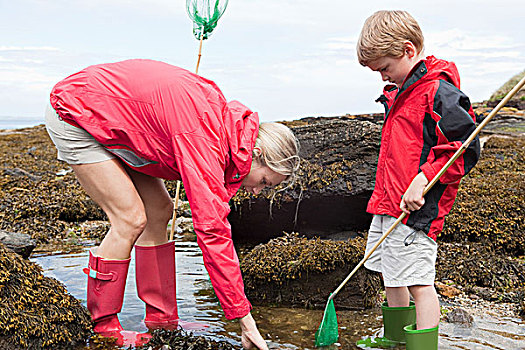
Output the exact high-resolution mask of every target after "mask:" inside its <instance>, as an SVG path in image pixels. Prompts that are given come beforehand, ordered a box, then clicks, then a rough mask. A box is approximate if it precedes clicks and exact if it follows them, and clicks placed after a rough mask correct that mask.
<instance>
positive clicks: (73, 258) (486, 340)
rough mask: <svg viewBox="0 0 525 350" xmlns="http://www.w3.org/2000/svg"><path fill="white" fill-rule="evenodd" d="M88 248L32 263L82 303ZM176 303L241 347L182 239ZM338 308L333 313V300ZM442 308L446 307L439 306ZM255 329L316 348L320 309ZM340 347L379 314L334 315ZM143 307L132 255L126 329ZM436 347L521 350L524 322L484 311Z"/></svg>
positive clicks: (136, 323)
mask: <svg viewBox="0 0 525 350" xmlns="http://www.w3.org/2000/svg"><path fill="white" fill-rule="evenodd" d="M88 249H89V248H85V249H83V250H82V251H80V252H78V253H49V252H47V253H44V252H39V253H35V254H33V256H32V258H31V260H32V261H34V262H36V263H38V264H40V265H41V266H42V267H43V269H44V273H45V275H46V276H50V277H54V278H56V279H58V280H59V281H61V282H62V283H64V284H65V285H66V287H67V289H68V291H69V292H70V293H71V294H72V295H73V296H75V297H76V298H78V299H80V300H81V301H82V302H83V304H84V305H85V300H86V276H85V274H84V273H83V272H82V268H83V267H85V266H86V265H87V261H88ZM176 262H177V300H178V307H179V316H180V318H181V319H182V320H183V321H191V322H198V323H201V324H206V325H208V326H209V327H207V328H206V329H205V330H202V331H196V332H195V334H201V335H205V336H208V337H212V338H214V339H216V340H227V341H229V342H231V343H232V344H234V345H236V346H239V347H240V329H239V325H238V323H237V322H236V321H228V320H226V319H225V318H224V316H223V314H222V311H221V309H220V306H219V304H218V301H217V299H216V297H215V295H214V293H213V289H212V286H211V283H210V281H209V278H208V274H207V272H206V270H205V268H204V264H203V262H202V254H201V252H200V249H199V247H198V246H197V243H195V242H192V241H188V240H187V239H185V238H184V237H183V236H178V237H176ZM335 302H336V309H337V299H336V300H335ZM442 305H443V306H446V304H445V303H442ZM252 314H253V316H254V318H255V319H256V321H257V324H258V326H259V330H260V331H261V333H262V334H263V337H264V338H265V339H266V340H267V341H268V344H269V347H270V348H271V349H303V350H306V349H315V347H314V346H313V342H314V334H315V331H316V330H317V328H318V327H319V323H320V321H321V318H322V315H323V310H304V309H288V308H275V307H257V306H256V307H255V308H254V310H253V312H252ZM337 315H338V325H339V335H340V336H339V343H338V344H336V345H333V346H331V347H329V349H354V348H357V347H356V346H355V345H354V344H355V342H356V341H357V340H359V339H361V338H364V337H367V336H371V335H376V336H379V335H381V323H382V322H381V311H380V309H379V308H377V309H373V310H367V311H338V312H337ZM143 317H144V304H143V302H142V301H141V300H140V299H139V298H138V297H137V296H136V290H135V268H134V259H133V254H132V260H131V266H130V269H129V274H128V281H127V287H126V294H125V297H124V306H123V309H122V312H121V313H120V314H119V318H120V320H121V323H122V326H123V327H124V328H125V329H127V330H134V331H140V332H143V331H146V327H145V326H144V324H143V322H142V319H143ZM439 333H440V338H439V348H440V349H471V350H478V349H479V350H488V349H498V350H499V349H525V322H524V321H523V320H521V319H518V318H509V317H499V316H498V315H497V314H496V315H495V314H493V313H491V312H489V310H487V312H486V313H482V314H481V315H478V316H476V315H474V325H473V326H472V327H471V328H465V327H463V326H461V325H456V324H450V323H446V322H441V324H440V329H439Z"/></svg>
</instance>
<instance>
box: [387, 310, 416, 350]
mask: <svg viewBox="0 0 525 350" xmlns="http://www.w3.org/2000/svg"><path fill="white" fill-rule="evenodd" d="M381 311H382V312H383V325H384V326H385V331H384V335H383V336H384V337H385V338H387V339H389V340H393V341H396V342H399V343H404V342H405V332H404V331H403V327H405V326H407V325H410V324H412V323H415V322H416V305H415V304H414V302H413V301H411V302H410V304H409V306H405V307H389V306H388V303H387V302H386V301H385V302H384V303H383V305H382V306H381Z"/></svg>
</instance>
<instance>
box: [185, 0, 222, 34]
mask: <svg viewBox="0 0 525 350" xmlns="http://www.w3.org/2000/svg"><path fill="white" fill-rule="evenodd" d="M226 6H228V0H186V11H188V16H190V18H191V20H192V21H193V34H194V35H195V37H196V38H197V39H198V40H200V39H201V36H202V38H203V39H208V37H209V36H210V35H211V32H213V30H214V29H215V27H216V26H217V22H218V21H219V18H221V16H222V14H223V13H224V11H225V10H226Z"/></svg>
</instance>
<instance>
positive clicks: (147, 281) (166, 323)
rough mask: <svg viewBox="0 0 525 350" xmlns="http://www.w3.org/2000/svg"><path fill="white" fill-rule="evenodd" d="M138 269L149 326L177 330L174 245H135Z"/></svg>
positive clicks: (173, 243) (138, 290)
mask: <svg viewBox="0 0 525 350" xmlns="http://www.w3.org/2000/svg"><path fill="white" fill-rule="evenodd" d="M135 269H136V279H137V294H138V296H139V298H140V299H141V300H142V301H143V302H145V303H146V318H145V319H144V323H145V324H146V327H148V328H149V329H156V328H163V329H177V328H178V326H179V314H178V310H177V298H176V282H175V242H168V243H165V244H161V245H157V246H138V245H135Z"/></svg>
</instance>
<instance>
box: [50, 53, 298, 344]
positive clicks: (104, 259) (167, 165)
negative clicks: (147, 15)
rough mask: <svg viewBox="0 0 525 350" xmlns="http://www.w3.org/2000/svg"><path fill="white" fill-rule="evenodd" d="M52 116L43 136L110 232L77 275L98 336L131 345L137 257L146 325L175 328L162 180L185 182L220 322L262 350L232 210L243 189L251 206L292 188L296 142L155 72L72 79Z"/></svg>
mask: <svg viewBox="0 0 525 350" xmlns="http://www.w3.org/2000/svg"><path fill="white" fill-rule="evenodd" d="M51 107H52V109H51V108H50V109H49V110H48V112H47V113H46V126H47V129H48V132H49V135H50V136H51V139H52V140H53V142H54V143H55V145H56V146H57V149H58V159H60V160H63V161H66V162H67V163H69V164H70V165H71V167H72V168H73V170H74V172H75V174H76V176H77V178H78V181H79V182H80V184H81V185H82V187H83V188H84V189H85V190H86V192H87V193H88V194H89V196H90V197H91V198H92V199H93V200H94V201H95V202H97V203H98V204H99V205H100V206H101V208H102V209H103V210H104V212H105V213H106V214H107V216H108V218H109V221H110V223H111V228H110V230H109V232H108V233H107V235H106V236H105V238H104V239H103V240H102V242H101V244H100V246H99V247H97V248H96V249H92V250H91V252H90V257H89V267H88V268H86V269H84V270H85V272H86V273H87V274H88V291H87V307H88V309H89V311H90V312H91V315H92V318H93V322H94V330H95V332H97V333H100V334H102V335H106V336H115V337H117V338H120V339H122V338H123V337H124V338H127V337H128V335H123V334H124V333H126V332H123V330H122V327H121V325H120V322H119V320H118V317H117V314H118V313H119V312H120V310H121V308H122V301H123V295H124V288H125V284H126V275H127V271H128V267H129V262H130V253H131V250H132V248H133V247H135V259H136V261H135V263H136V277H137V278H136V279H137V280H136V282H137V293H138V295H139V297H140V299H141V300H142V301H144V302H145V304H146V317H145V323H146V325H147V326H148V328H159V327H160V328H174V327H177V325H178V323H179V317H178V313H177V304H176V297H175V261H174V260H175V246H174V242H168V241H167V234H166V227H167V224H168V221H169V220H170V218H171V214H172V211H173V203H172V200H171V198H170V196H169V194H168V192H167V191H166V188H165V186H164V183H163V181H162V180H161V179H168V180H176V179H180V180H182V182H183V184H184V189H185V191H186V195H187V197H188V200H189V202H190V207H191V211H192V216H193V224H194V228H195V232H196V234H197V242H198V244H199V247H200V248H201V250H202V253H203V259H204V264H205V266H206V269H207V270H208V273H209V275H210V279H211V282H212V285H213V288H214V290H215V293H216V295H217V297H218V298H219V301H220V303H221V306H222V308H223V311H224V313H225V316H226V318H227V319H239V322H240V326H241V330H242V345H243V347H245V348H252V347H256V348H259V349H267V345H266V343H265V341H264V339H263V338H262V337H261V335H260V333H259V331H258V330H257V326H256V324H255V321H254V319H253V317H252V316H251V314H250V310H251V304H250V302H249V301H248V299H247V298H246V296H245V294H244V285H243V281H242V277H241V273H240V269H239V261H238V258H237V255H236V252H235V249H234V246H233V243H232V239H231V228H230V225H229V223H228V221H227V216H228V213H229V212H230V207H229V205H228V202H229V200H230V199H231V197H233V196H234V195H235V193H236V192H237V190H238V189H239V188H240V187H241V186H243V187H244V188H245V189H246V190H247V191H249V192H252V193H254V194H257V193H259V192H260V191H261V190H262V189H263V188H265V187H267V186H275V185H277V184H279V183H281V182H282V181H285V180H289V179H291V178H292V177H293V176H294V174H295V172H296V170H297V168H298V163H299V157H298V142H297V140H296V138H295V137H294V135H293V134H292V132H291V131H290V130H289V129H288V128H287V127H285V126H284V125H281V124H276V123H264V124H261V125H260V126H259V122H258V116H257V113H252V112H251V111H250V110H249V109H248V108H246V107H245V106H243V105H242V104H241V103H239V102H236V101H232V102H227V101H226V100H225V98H224V96H223V94H222V92H221V91H220V90H219V88H218V87H217V86H216V85H215V84H214V83H213V82H212V81H210V80H207V79H204V78H202V77H200V76H198V75H195V74H193V73H191V72H189V71H186V70H184V69H182V68H178V67H175V66H171V65H169V64H166V63H162V62H157V61H151V60H128V61H123V62H116V63H110V64H102V65H96V66H91V67H88V68H86V69H84V70H82V71H80V72H78V73H76V74H73V75H71V76H69V77H68V78H66V79H65V80H63V81H61V82H59V83H58V84H57V85H56V86H55V87H54V88H53V90H52V92H51ZM128 340H129V339H128Z"/></svg>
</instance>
